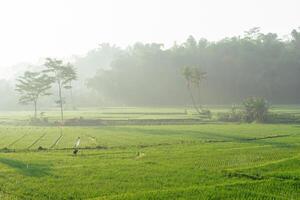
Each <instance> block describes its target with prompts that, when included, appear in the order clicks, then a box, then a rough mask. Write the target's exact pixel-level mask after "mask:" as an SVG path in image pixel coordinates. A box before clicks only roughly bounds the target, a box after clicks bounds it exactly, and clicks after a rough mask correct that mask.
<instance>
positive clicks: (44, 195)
mask: <svg viewBox="0 0 300 200" xmlns="http://www.w3.org/2000/svg"><path fill="white" fill-rule="evenodd" d="M61 135H62V136H61ZM78 136H80V137H81V138H82V143H81V147H82V148H89V149H82V150H81V151H80V153H79V155H78V156H76V157H75V156H72V154H71V150H68V149H66V148H71V147H72V146H73V144H74V142H75V139H76V138H77V137H78ZM0 138H1V139H0V148H5V149H14V150H15V152H9V153H5V152H2V153H0V197H1V199H95V200H98V199H99V200H100V199H300V169H299V165H300V154H299V150H300V146H299V142H300V126H298V125H259V124H251V125H246V124H242V125H234V124H227V125H190V126H187V125H181V126H179V125H176V126H124V127H77V128H75V127H74V128H70V127H69V128H63V130H62V132H61V130H60V129H59V128H54V127H52V128H50V127H49V128H46V127H45V128H35V127H22V128H21V127H13V126H2V127H1V128H0ZM58 138H61V139H60V140H59V142H57V139H58ZM56 142H57V143H56ZM54 144H55V145H54ZM39 146H42V147H44V148H47V149H48V150H45V151H36V149H37V148H38V147H39ZM138 152H139V153H138Z"/></svg>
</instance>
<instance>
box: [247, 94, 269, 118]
mask: <svg viewBox="0 0 300 200" xmlns="http://www.w3.org/2000/svg"><path fill="white" fill-rule="evenodd" d="M243 106H244V108H245V119H244V120H245V121H246V122H249V123H250V122H259V123H263V122H266V121H267V117H268V111H269V104H268V102H267V101H266V100H265V99H264V98H258V97H251V98H248V99H246V100H244V102H243Z"/></svg>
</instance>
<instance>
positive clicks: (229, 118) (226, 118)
mask: <svg viewBox="0 0 300 200" xmlns="http://www.w3.org/2000/svg"><path fill="white" fill-rule="evenodd" d="M243 119H244V112H242V111H238V110H237V107H236V106H232V108H231V110H230V111H229V112H228V113H219V114H218V120H219V121H223V122H241V121H243Z"/></svg>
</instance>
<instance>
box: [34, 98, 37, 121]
mask: <svg viewBox="0 0 300 200" xmlns="http://www.w3.org/2000/svg"><path fill="white" fill-rule="evenodd" d="M36 118H37V101H34V119H36Z"/></svg>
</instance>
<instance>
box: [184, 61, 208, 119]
mask: <svg viewBox="0 0 300 200" xmlns="http://www.w3.org/2000/svg"><path fill="white" fill-rule="evenodd" d="M182 74H183V76H184V78H185V80H186V85H187V88H188V90H189V93H190V96H191V99H192V103H193V106H194V108H195V110H196V111H197V113H198V114H201V106H200V108H199V107H198V105H197V103H196V100H195V97H194V94H193V88H195V89H197V90H199V89H200V84H201V82H202V81H203V80H204V79H206V74H207V73H206V72H202V71H201V70H200V69H199V68H197V67H184V68H183V71H182Z"/></svg>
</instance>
